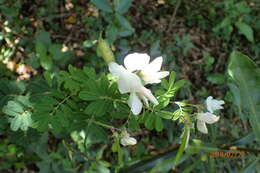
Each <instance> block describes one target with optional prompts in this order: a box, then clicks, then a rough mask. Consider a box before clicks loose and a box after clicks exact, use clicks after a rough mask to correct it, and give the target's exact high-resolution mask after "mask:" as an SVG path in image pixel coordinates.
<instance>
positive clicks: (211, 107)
mask: <svg viewBox="0 0 260 173" xmlns="http://www.w3.org/2000/svg"><path fill="white" fill-rule="evenodd" d="M224 103H225V102H224V101H223V100H216V99H213V97H212V96H209V97H208V98H207V99H206V104H207V109H208V111H209V112H210V113H213V112H214V111H216V110H219V109H223V106H221V105H223V104H224Z"/></svg>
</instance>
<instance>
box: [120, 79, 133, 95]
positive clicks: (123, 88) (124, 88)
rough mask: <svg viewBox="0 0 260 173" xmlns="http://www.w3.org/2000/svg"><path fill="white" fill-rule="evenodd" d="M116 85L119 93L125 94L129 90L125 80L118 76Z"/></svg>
mask: <svg viewBox="0 0 260 173" xmlns="http://www.w3.org/2000/svg"><path fill="white" fill-rule="evenodd" d="M117 85H118V89H119V92H120V93H121V94H125V93H128V92H130V91H131V88H130V86H129V84H128V83H127V82H126V81H125V79H122V78H119V80H118V81H117Z"/></svg>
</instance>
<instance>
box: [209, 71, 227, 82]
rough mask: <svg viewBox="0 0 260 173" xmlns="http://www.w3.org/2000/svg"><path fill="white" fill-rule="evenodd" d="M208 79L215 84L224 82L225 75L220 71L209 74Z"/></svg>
mask: <svg viewBox="0 0 260 173" xmlns="http://www.w3.org/2000/svg"><path fill="white" fill-rule="evenodd" d="M207 80H208V81H210V82H211V83H214V84H224V83H225V75H223V74H220V73H214V74H209V75H208V77H207Z"/></svg>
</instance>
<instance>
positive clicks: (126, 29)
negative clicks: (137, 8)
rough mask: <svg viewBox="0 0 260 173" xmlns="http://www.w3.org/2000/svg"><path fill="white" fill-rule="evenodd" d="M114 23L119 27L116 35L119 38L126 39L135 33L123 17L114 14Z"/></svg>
mask: <svg viewBox="0 0 260 173" xmlns="http://www.w3.org/2000/svg"><path fill="white" fill-rule="evenodd" d="M116 21H117V23H118V24H119V25H120V28H118V31H119V33H118V34H119V35H120V36H121V37H127V36H129V35H131V34H133V33H134V32H135V29H134V28H133V27H132V26H131V24H130V23H129V21H128V20H127V19H126V18H125V17H124V16H122V15H120V14H116Z"/></svg>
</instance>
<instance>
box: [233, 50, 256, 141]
mask: <svg viewBox="0 0 260 173" xmlns="http://www.w3.org/2000/svg"><path fill="white" fill-rule="evenodd" d="M228 74H229V76H230V78H231V82H232V83H234V84H235V85H236V86H237V88H238V92H239V95H238V96H237V95H234V97H238V98H240V99H241V101H240V103H241V109H242V110H243V111H244V112H248V114H246V116H247V117H248V118H249V121H250V124H251V126H252V128H253V131H254V133H255V136H256V139H257V140H258V141H260V116H259V113H260V87H259V86H260V69H259V68H258V67H257V65H256V64H255V63H254V62H253V61H252V60H251V59H250V58H249V57H247V56H246V55H244V54H242V53H240V52H237V51H234V52H232V53H231V55H230V62H229V65H228Z"/></svg>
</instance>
